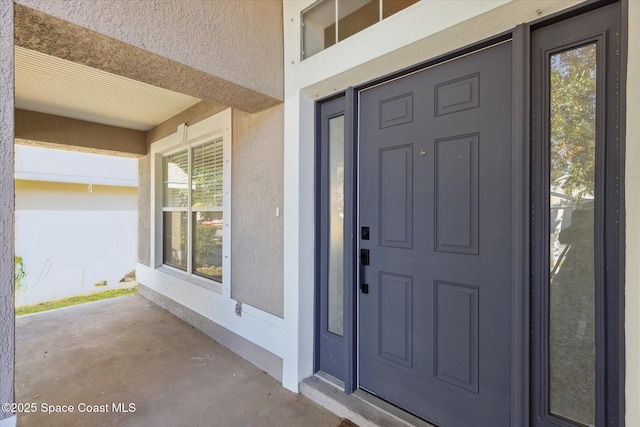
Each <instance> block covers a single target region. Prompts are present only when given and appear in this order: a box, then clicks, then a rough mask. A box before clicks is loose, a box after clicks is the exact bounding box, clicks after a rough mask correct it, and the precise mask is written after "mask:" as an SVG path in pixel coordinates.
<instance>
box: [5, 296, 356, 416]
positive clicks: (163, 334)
mask: <svg viewBox="0 0 640 427" xmlns="http://www.w3.org/2000/svg"><path fill="white" fill-rule="evenodd" d="M15 372H16V398H15V401H16V402H19V403H35V405H34V406H35V408H36V410H35V412H31V413H24V412H23V413H20V414H19V415H18V418H17V425H18V426H44V425H46V426H92V427H93V426H215V427H218V426H251V427H254V426H256V427H257V426H292V427H293V426H330V427H336V426H354V425H355V424H353V423H351V422H350V421H348V420H342V419H340V418H339V417H337V416H336V415H334V414H332V413H331V412H329V411H327V410H325V409H324V408H322V407H320V406H319V405H317V404H316V403H314V402H312V401H311V400H309V399H307V398H306V397H304V396H302V395H298V394H295V393H292V392H290V391H288V390H286V389H285V388H283V387H282V386H281V385H280V384H279V383H278V382H277V381H276V380H275V379H273V378H272V377H270V376H269V375H267V374H265V373H263V372H262V371H261V370H259V369H258V368H256V367H255V366H254V365H252V364H251V363H249V362H247V361H245V360H244V359H242V358H241V357H240V356H238V355H236V354H235V353H233V352H232V351H230V350H228V349H227V348H225V347H223V346H222V345H220V344H218V343H217V342H215V341H213V340H212V339H210V338H209V337H208V336H206V335H205V334H204V333H202V332H200V331H199V330H197V329H195V328H193V327H191V326H190V325H188V324H187V323H185V322H183V321H182V320H180V319H178V318H177V317H175V316H173V315H172V314H170V313H169V312H167V311H165V310H164V309H162V308H160V307H159V306H157V305H155V304H154V303H153V302H151V301H149V300H147V299H145V298H143V297H141V296H139V295H132V296H127V297H121V298H115V299H111V300H103V301H99V302H94V303H89V304H84V305H79V306H74V307H69V308H65V309H60V310H53V311H49V312H45V313H39V314H34V315H30V316H23V317H18V318H17V319H16V369H15ZM43 404H44V406H46V405H71V406H72V407H73V408H74V412H73V413H52V414H47V413H46V412H43V409H44V408H43ZM81 404H84V406H83V405H81ZM114 404H115V405H116V406H117V405H118V404H123V405H122V406H123V407H124V408H126V409H129V408H130V407H129V404H133V405H135V412H134V411H130V412H116V411H115V410H114V409H117V408H114ZM95 405H98V406H97V408H96V409H98V410H105V408H107V409H108V411H109V412H102V413H88V412H79V410H81V409H83V408H85V406H95Z"/></svg>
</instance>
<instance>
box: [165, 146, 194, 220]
mask: <svg viewBox="0 0 640 427" xmlns="http://www.w3.org/2000/svg"><path fill="white" fill-rule="evenodd" d="M162 189H163V198H162V206H164V207H171V208H177V207H187V203H188V196H189V195H188V190H189V158H188V152H187V151H186V150H185V151H181V152H179V153H175V154H171V155H169V156H166V157H164V159H163V161H162Z"/></svg>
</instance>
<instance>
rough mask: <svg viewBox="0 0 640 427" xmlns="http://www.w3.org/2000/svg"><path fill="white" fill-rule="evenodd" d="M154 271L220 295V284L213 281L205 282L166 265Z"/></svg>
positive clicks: (200, 278) (205, 280)
mask: <svg viewBox="0 0 640 427" xmlns="http://www.w3.org/2000/svg"><path fill="white" fill-rule="evenodd" d="M156 270H158V271H159V272H161V273H165V274H168V275H169V276H173V277H175V278H177V279H180V280H182V281H184V282H186V283H189V284H192V285H197V286H200V287H202V288H205V289H208V290H210V291H213V292H217V293H219V294H222V284H221V283H218V282H216V281H214V280H207V279H204V278H202V277H198V276H195V275H190V274H187V273H185V272H184V271H182V270H179V269H177V268H174V267H170V266H168V265H164V264H163V265H161V266H159V267H157V268H156Z"/></svg>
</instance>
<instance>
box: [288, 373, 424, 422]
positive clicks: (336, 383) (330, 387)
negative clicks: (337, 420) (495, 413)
mask: <svg viewBox="0 0 640 427" xmlns="http://www.w3.org/2000/svg"><path fill="white" fill-rule="evenodd" d="M341 383H342V382H341V381H340V380H337V379H335V378H333V377H331V376H329V375H326V374H322V376H320V375H312V376H310V377H309V378H306V379H304V380H303V381H302V382H301V383H300V393H301V394H302V395H303V396H305V397H307V398H309V399H311V400H313V401H314V402H316V403H317V404H318V405H320V406H323V407H325V408H326V409H328V410H329V411H331V412H333V413H334V414H336V415H338V416H339V417H342V418H347V419H349V420H351V421H353V422H354V423H355V424H357V425H358V426H360V427H407V426H409V427H435V426H433V425H432V424H429V423H427V422H426V421H424V420H422V419H420V418H417V417H415V416H413V415H411V414H409V413H407V412H404V411H402V410H401V409H399V408H397V407H395V406H393V405H391V404H389V403H387V402H385V401H384V400H381V399H379V398H377V397H375V396H374V395H372V394H369V393H367V392H365V391H362V390H356V392H355V393H353V394H350V395H349V394H345V392H344V388H343V386H342V384H341Z"/></svg>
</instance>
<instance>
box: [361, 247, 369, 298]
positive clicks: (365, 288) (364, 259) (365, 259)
mask: <svg viewBox="0 0 640 427" xmlns="http://www.w3.org/2000/svg"><path fill="white" fill-rule="evenodd" d="M369 262H370V259H369V249H360V290H361V291H362V293H363V294H368V293H369V285H368V284H366V283H365V282H364V266H365V265H369Z"/></svg>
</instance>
